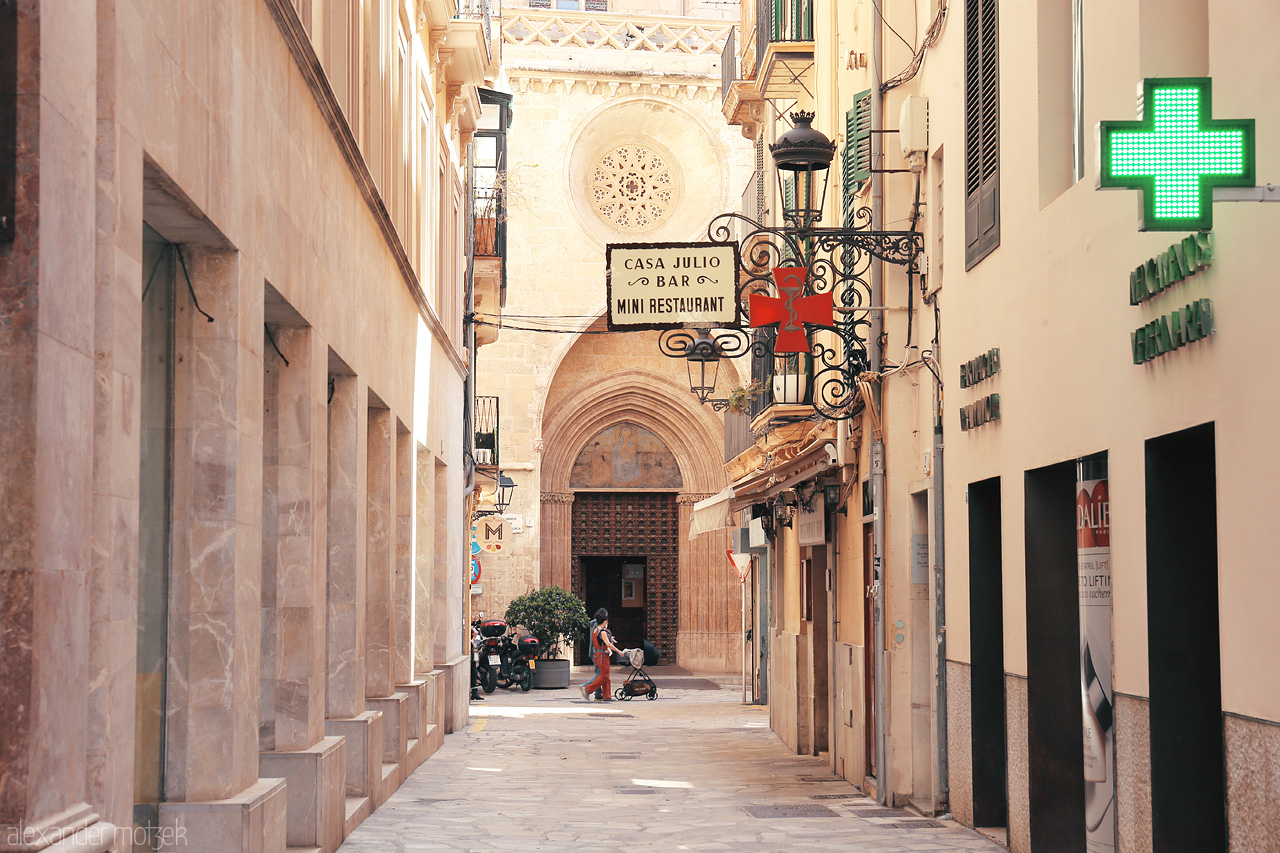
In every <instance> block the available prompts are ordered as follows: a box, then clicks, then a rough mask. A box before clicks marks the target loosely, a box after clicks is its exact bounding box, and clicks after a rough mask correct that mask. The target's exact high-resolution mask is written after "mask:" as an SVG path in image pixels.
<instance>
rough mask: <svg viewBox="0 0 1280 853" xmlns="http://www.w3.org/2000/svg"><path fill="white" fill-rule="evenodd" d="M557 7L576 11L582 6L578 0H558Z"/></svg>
mask: <svg viewBox="0 0 1280 853" xmlns="http://www.w3.org/2000/svg"><path fill="white" fill-rule="evenodd" d="M556 8H557V9H564V10H565V11H567V12H576V11H578V9H579V8H580V4H579V3H578V0H556Z"/></svg>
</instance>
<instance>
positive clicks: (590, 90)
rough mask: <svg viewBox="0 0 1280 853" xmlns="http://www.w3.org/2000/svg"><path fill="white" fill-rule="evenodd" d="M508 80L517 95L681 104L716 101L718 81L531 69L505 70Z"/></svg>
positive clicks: (718, 88)
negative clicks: (645, 98)
mask: <svg viewBox="0 0 1280 853" xmlns="http://www.w3.org/2000/svg"><path fill="white" fill-rule="evenodd" d="M506 72H507V79H508V80H509V81H511V88H512V89H513V90H514V91H515V92H517V93H518V94H525V93H527V92H554V91H556V89H557V88H559V89H560V90H561V91H563V92H566V93H568V92H572V91H583V92H585V93H586V94H588V95H599V96H601V97H609V98H617V97H620V96H623V95H654V96H658V97H667V98H675V99H680V100H697V101H708V100H711V99H712V98H714V97H718V96H719V93H720V81H719V80H713V79H712V78H710V77H704V76H701V75H675V74H665V75H663V76H662V77H654V76H649V75H647V74H644V73H641V72H637V73H635V74H633V75H632V74H618V73H614V74H608V75H606V74H601V73H599V72H591V71H567V70H560V69H554V68H539V67H532V66H507V68H506Z"/></svg>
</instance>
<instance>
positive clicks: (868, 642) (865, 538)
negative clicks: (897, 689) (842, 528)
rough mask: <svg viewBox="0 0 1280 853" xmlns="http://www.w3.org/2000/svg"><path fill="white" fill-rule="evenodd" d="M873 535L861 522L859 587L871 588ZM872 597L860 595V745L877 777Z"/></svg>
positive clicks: (869, 773) (869, 769)
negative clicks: (862, 727) (862, 712)
mask: <svg viewBox="0 0 1280 853" xmlns="http://www.w3.org/2000/svg"><path fill="white" fill-rule="evenodd" d="M874 543H875V536H874V532H873V526H872V524H871V523H870V522H866V523H864V524H863V525H862V588H863V589H866V590H870V589H872V588H873V585H874V583H875V568H874V563H873V555H874V551H875V544H874ZM875 609H876V605H875V597H874V596H873V595H870V594H868V595H866V596H864V597H863V599H862V651H863V657H864V660H863V667H862V674H863V680H862V691H863V692H862V695H863V697H864V702H863V705H864V706H865V707H866V714H865V718H866V721H867V725H866V728H865V730H864V732H863V748H864V749H865V751H866V755H867V777H868V778H870V779H875V778H876V647H875V646H876V640H875V637H876V628H875V625H876V613H875Z"/></svg>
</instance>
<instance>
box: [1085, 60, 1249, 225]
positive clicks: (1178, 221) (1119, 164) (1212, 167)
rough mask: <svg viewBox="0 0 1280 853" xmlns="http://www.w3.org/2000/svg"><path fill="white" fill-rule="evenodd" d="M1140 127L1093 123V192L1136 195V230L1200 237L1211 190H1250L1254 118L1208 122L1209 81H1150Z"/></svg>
mask: <svg viewBox="0 0 1280 853" xmlns="http://www.w3.org/2000/svg"><path fill="white" fill-rule="evenodd" d="M1142 104H1143V112H1144V115H1143V118H1142V120H1141V121H1103V122H1099V123H1098V149H1099V150H1098V163H1099V168H1098V187H1099V189H1119V188H1124V189H1136V190H1141V191H1142V230H1143V231H1184V230H1185V231H1207V230H1209V229H1210V228H1212V227H1213V188H1214V187H1215V186H1219V187H1251V186H1253V183H1254V127H1253V119H1232V120H1222V119H1214V118H1212V116H1213V101H1212V81H1211V80H1210V78H1208V77H1149V78H1147V79H1146V80H1144V81H1143V83H1142Z"/></svg>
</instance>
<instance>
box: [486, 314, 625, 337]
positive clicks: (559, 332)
mask: <svg viewBox="0 0 1280 853" xmlns="http://www.w3.org/2000/svg"><path fill="white" fill-rule="evenodd" d="M470 321H471V322H472V323H474V324H475V325H477V326H492V327H493V328H495V329H510V330H511V331H515V332H544V333H546V334H549V335H617V334H634V333H636V332H644V331H648V329H617V330H614V329H576V328H562V329H539V328H535V327H533V326H513V325H511V324H510V323H493V322H490V321H488V320H477V319H476V318H475V317H474V315H473V316H472V317H471V320H470Z"/></svg>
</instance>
